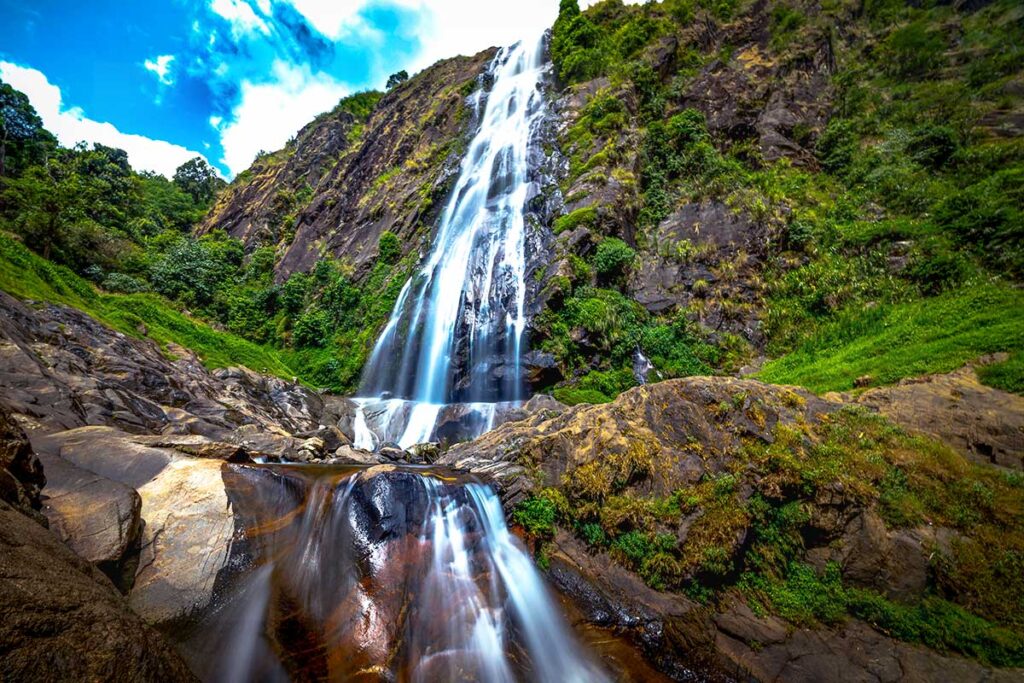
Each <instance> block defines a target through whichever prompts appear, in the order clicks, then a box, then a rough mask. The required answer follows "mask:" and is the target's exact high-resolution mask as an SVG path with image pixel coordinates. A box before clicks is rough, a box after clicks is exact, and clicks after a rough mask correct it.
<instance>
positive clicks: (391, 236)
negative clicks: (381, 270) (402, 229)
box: [377, 230, 402, 263]
mask: <svg viewBox="0 0 1024 683" xmlns="http://www.w3.org/2000/svg"><path fill="white" fill-rule="evenodd" d="M377 258H379V259H380V260H381V262H383V263H398V260H399V259H400V258H402V245H401V243H400V242H399V241H398V236H397V235H396V234H395V233H393V232H391V231H389V230H385V231H384V232H382V233H381V234H380V239H379V240H378V241H377Z"/></svg>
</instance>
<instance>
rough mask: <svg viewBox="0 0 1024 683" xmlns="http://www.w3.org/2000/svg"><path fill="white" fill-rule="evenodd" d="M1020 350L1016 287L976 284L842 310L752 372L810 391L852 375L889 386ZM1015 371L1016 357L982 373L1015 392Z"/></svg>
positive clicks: (831, 387)
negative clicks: (798, 343) (898, 301)
mask: <svg viewBox="0 0 1024 683" xmlns="http://www.w3.org/2000/svg"><path fill="white" fill-rule="evenodd" d="M1022 347H1024V292H1021V291H1020V290H1018V289H1016V288H1012V287H1009V286H1005V285H992V284H987V283H978V284H974V285H972V286H969V287H966V288H964V289H960V290H956V291H954V292H947V293H944V294H940V295H938V296H935V297H929V298H924V299H920V300H917V301H910V302H907V303H904V304H888V305H878V306H874V307H872V308H869V309H867V310H853V311H844V314H843V315H840V316H837V317H836V318H835V320H834V321H832V322H830V323H828V324H827V325H823V326H820V327H818V329H817V334H816V335H814V336H813V337H812V338H810V339H809V340H808V341H807V342H805V343H804V344H802V345H801V346H799V347H797V348H796V349H795V350H794V351H793V352H792V353H790V354H787V355H786V356H783V357H782V358H780V359H778V360H775V361H772V362H770V363H768V364H767V365H766V366H765V368H764V370H763V371H762V372H761V374H760V377H761V378H762V379H764V380H765V381H768V382H776V383H779V384H800V385H803V386H806V387H808V388H810V389H811V390H813V391H816V392H825V391H843V390H847V389H851V388H853V383H854V380H855V379H857V378H858V377H863V376H868V377H870V378H871V383H872V384H891V383H894V382H896V381H898V380H900V379H903V378H904V377H915V376H918V375H923V374H927V373H933V372H949V371H951V370H954V369H956V368H958V367H960V366H961V365H963V364H964V363H966V362H969V361H971V360H974V359H976V358H978V357H979V356H982V355H984V354H988V353H993V352H996V351H1002V350H1005V349H1008V348H1010V349H1019V348H1022ZM997 373H1000V374H997ZM1019 373H1020V370H1019V361H1018V362H1015V363H1014V365H1013V366H1011V365H1010V364H1006V365H1004V366H1002V367H1001V368H1000V369H998V370H997V369H992V370H987V371H983V373H982V374H983V376H984V377H985V378H986V379H989V380H994V381H995V382H996V383H1000V382H1001V383H1002V385H1003V386H1004V387H1006V388H1008V389H1010V390H1018V391H1019V389H1020V381H1019V377H1020V374H1019ZM1015 376H1016V377H1017V379H1013V378H1014V377H1015ZM999 378H1005V379H999Z"/></svg>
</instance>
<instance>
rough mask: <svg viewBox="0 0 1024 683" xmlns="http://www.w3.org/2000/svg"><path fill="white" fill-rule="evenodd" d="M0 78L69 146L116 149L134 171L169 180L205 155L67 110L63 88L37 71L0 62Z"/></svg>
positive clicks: (77, 110) (73, 108)
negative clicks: (96, 145) (86, 144)
mask: <svg viewBox="0 0 1024 683" xmlns="http://www.w3.org/2000/svg"><path fill="white" fill-rule="evenodd" d="M0 77H2V78H3V80H4V81H6V82H8V83H10V84H11V86H13V87H14V88H17V89H18V90H20V91H22V92H23V93H25V94H26V95H27V96H28V99H29V101H30V102H31V103H32V106H33V107H35V110H36V112H37V113H38V114H39V117H40V118H41V119H42V120H43V125H44V126H45V127H46V128H47V130H49V131H50V132H51V133H53V134H54V135H56V136H57V139H58V140H59V141H60V143H61V144H62V145H64V146H66V147H70V146H72V145H75V144H77V143H78V142H82V141H85V142H90V143H91V142H99V143H100V144H103V145H107V146H108V147H117V148H120V149H123V150H124V151H126V152H127V153H128V160H129V162H130V163H131V165H132V167H133V168H134V169H135V170H137V171H155V172H156V173H161V174H163V175H165V176H167V177H168V178H170V177H171V176H172V175H174V171H175V169H176V168H178V166H181V165H182V164H183V163H185V162H186V161H188V160H189V159H192V158H193V157H197V156H202V155H201V154H199V153H198V152H194V151H192V150H190V149H186V148H185V147H182V146H180V145H175V144H172V143H170V142H166V141H165V140H154V139H152V138H147V137H145V136H142V135H133V134H131V133H122V132H121V131H119V130H118V129H117V128H116V127H115V126H114V125H113V124H110V123H105V122H101V121H94V120H92V119H90V118H87V117H86V116H85V112H83V111H82V110H81V109H79V108H78V107H70V108H69V107H65V106H64V103H63V99H62V97H61V92H60V88H58V87H57V86H55V85H53V84H52V83H50V81H49V80H48V79H47V78H46V76H45V75H44V74H43V73H42V72H41V71H37V70H36V69H30V68H28V67H24V66H19V65H17V64H12V63H10V62H4V61H0Z"/></svg>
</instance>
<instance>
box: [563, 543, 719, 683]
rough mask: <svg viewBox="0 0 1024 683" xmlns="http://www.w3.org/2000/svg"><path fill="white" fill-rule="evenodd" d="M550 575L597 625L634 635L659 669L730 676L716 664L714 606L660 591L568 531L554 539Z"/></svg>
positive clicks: (676, 674) (681, 676)
mask: <svg viewBox="0 0 1024 683" xmlns="http://www.w3.org/2000/svg"><path fill="white" fill-rule="evenodd" d="M554 546H555V550H554V551H553V552H551V553H550V555H549V561H550V565H549V569H548V571H547V575H548V578H549V579H550V580H551V582H552V583H553V584H554V586H555V587H556V588H557V589H558V590H559V592H560V593H562V594H563V595H565V596H567V597H569V598H570V599H572V601H573V602H574V603H575V605H576V606H577V607H578V608H579V609H580V610H581V611H582V613H583V615H584V616H585V618H586V619H587V620H588V621H589V622H590V623H593V624H596V625H598V626H602V627H610V628H612V629H614V630H615V631H616V632H618V633H625V634H628V635H629V636H630V637H631V638H632V640H633V641H634V642H636V643H637V644H638V645H639V646H640V647H641V649H642V650H643V652H644V654H645V655H646V656H647V657H648V658H649V660H650V661H651V662H652V663H654V664H655V665H656V666H657V668H658V669H659V670H661V671H663V672H665V673H668V674H669V675H670V676H671V677H672V678H674V679H676V680H704V681H718V680H727V679H725V677H722V676H720V675H719V674H718V672H717V671H716V669H715V665H714V663H713V639H714V629H713V627H712V626H711V625H710V624H708V623H707V616H708V614H709V610H708V609H707V608H705V607H702V606H701V605H699V604H697V603H695V602H693V601H691V600H688V599H687V598H685V597H683V596H680V595H671V594H668V593H659V592H658V591H655V590H653V589H651V588H650V587H648V586H647V585H645V584H644V582H643V581H641V580H640V578H639V577H638V576H636V574H633V573H632V572H629V571H627V570H625V569H623V568H622V567H621V566H620V565H618V564H616V563H614V562H612V560H611V558H609V557H608V556H607V554H605V553H597V554H595V553H592V552H588V551H587V550H586V549H585V548H584V547H583V545H582V544H581V543H580V542H579V541H578V540H576V539H575V538H573V537H572V536H570V535H569V534H566V533H565V532H562V531H559V532H558V534H557V535H556V537H555V539H554Z"/></svg>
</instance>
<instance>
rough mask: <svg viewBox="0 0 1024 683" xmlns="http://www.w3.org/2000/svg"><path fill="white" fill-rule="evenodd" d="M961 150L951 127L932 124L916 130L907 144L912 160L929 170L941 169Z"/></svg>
mask: <svg viewBox="0 0 1024 683" xmlns="http://www.w3.org/2000/svg"><path fill="white" fill-rule="evenodd" d="M958 148H959V143H958V142H957V136H956V133H954V132H953V129H952V128H950V127H949V126H936V125H932V124H928V125H924V126H920V127H918V128H916V129H915V130H914V131H913V133H911V135H910V140H909V141H908V142H907V151H908V152H909V153H910V156H911V158H912V159H913V160H914V161H916V162H917V163H919V164H921V165H922V166H925V167H928V168H933V169H937V168H941V167H942V166H944V165H946V163H947V162H949V160H950V159H951V158H952V157H953V155H954V154H956V151H957V149H958Z"/></svg>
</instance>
